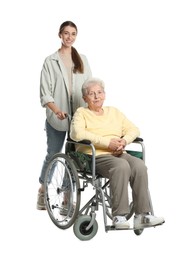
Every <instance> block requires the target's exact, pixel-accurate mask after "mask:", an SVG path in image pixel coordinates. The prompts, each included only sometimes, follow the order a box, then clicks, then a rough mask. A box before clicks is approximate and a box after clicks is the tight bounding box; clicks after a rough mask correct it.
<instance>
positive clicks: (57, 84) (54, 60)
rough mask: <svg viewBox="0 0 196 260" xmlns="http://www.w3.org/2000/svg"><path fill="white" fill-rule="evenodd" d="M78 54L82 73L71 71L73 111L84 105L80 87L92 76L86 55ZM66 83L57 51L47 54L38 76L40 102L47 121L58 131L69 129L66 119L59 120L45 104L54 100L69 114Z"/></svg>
mask: <svg viewBox="0 0 196 260" xmlns="http://www.w3.org/2000/svg"><path fill="white" fill-rule="evenodd" d="M80 56H81V59H82V61H83V63H84V73H83V74H80V73H77V74H75V73H73V79H72V82H73V86H72V98H73V112H75V110H76V109H77V108H78V107H80V106H85V103H84V101H83V98H82V92H81V87H82V84H83V82H84V81H85V80H86V79H88V78H90V77H91V76H92V73H91V69H90V66H89V63H88V60H87V58H86V56H84V55H80ZM68 85H69V81H68V75H67V71H66V69H65V67H64V65H63V63H62V61H61V59H60V57H59V54H58V51H57V52H55V53H54V54H52V55H50V56H48V57H47V58H46V59H45V61H44V64H43V67H42V71H41V76H40V102H41V105H42V106H43V107H45V108H46V118H47V121H48V123H49V124H50V125H51V126H52V127H54V128H55V129H56V130H59V131H67V130H68V129H69V122H68V120H67V119H65V120H59V119H58V118H57V117H56V115H55V114H54V113H53V112H52V111H51V110H50V109H49V108H48V107H47V106H45V105H46V104H47V103H48V102H54V103H55V104H56V105H57V106H58V107H59V108H60V109H61V110H62V111H65V112H67V113H68V114H71V107H70V98H69V94H68V88H67V86H68Z"/></svg>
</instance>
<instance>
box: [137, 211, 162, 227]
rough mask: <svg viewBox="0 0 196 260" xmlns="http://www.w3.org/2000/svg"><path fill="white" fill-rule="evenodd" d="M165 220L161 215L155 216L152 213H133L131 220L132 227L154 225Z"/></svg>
mask: <svg viewBox="0 0 196 260" xmlns="http://www.w3.org/2000/svg"><path fill="white" fill-rule="evenodd" d="M164 222H165V220H164V218H162V217H155V216H153V215H150V214H149V215H147V214H146V215H142V214H139V215H135V216H134V220H133V226H134V229H143V228H145V227H154V226H157V225H161V224H163V223H164Z"/></svg>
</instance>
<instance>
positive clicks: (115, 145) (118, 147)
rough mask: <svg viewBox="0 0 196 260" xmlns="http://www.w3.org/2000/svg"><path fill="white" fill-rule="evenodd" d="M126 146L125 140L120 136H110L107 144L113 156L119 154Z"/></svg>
mask: <svg viewBox="0 0 196 260" xmlns="http://www.w3.org/2000/svg"><path fill="white" fill-rule="evenodd" d="M125 146H126V141H125V140H124V139H122V138H112V139H111V140H110V144H109V146H108V148H109V150H111V151H112V154H113V155H114V156H119V155H121V154H122V153H123V150H124V148H125Z"/></svg>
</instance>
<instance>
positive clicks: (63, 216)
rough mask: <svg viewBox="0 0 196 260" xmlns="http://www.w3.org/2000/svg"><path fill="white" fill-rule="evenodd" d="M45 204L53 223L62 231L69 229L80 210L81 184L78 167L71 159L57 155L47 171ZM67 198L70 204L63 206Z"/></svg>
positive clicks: (60, 154) (63, 155) (61, 154)
mask: <svg viewBox="0 0 196 260" xmlns="http://www.w3.org/2000/svg"><path fill="white" fill-rule="evenodd" d="M44 189H45V204H46V209H47V212H48V214H49V216H50V218H51V220H52V222H53V223H54V224H55V225H56V226H57V227H58V228H60V229H67V228H69V227H70V226H71V225H72V224H73V223H74V221H75V219H76V218H77V216H78V212H79V208H80V182H79V178H78V174H77V170H76V167H75V165H74V163H73V161H72V159H71V158H70V157H68V156H67V155H65V154H63V153H58V154H55V155H54V156H53V157H52V159H51V160H50V163H49V166H48V168H47V171H46V176H45V182H44ZM65 196H66V198H67V201H68V203H67V204H66V207H65V206H64V205H63V202H64V199H65Z"/></svg>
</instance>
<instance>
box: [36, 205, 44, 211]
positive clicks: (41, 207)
mask: <svg viewBox="0 0 196 260" xmlns="http://www.w3.org/2000/svg"><path fill="white" fill-rule="evenodd" d="M37 210H46V207H45V206H40V205H37Z"/></svg>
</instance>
